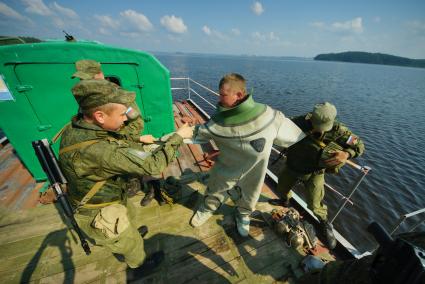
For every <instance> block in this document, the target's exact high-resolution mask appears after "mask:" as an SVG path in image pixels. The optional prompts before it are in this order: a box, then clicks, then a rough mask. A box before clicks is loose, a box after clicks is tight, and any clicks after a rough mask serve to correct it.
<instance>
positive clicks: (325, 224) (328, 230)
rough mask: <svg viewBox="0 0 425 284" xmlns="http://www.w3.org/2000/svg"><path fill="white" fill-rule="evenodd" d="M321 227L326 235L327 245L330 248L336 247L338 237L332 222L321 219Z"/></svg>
mask: <svg viewBox="0 0 425 284" xmlns="http://www.w3.org/2000/svg"><path fill="white" fill-rule="evenodd" d="M319 227H320V231H321V233H322V235H323V236H324V237H325V245H326V246H327V247H328V249H334V248H335V247H336V238H335V235H334V232H333V226H332V224H331V223H329V221H324V220H321V221H320V224H319Z"/></svg>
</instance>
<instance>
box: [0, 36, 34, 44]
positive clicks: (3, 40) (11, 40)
mask: <svg viewBox="0 0 425 284" xmlns="http://www.w3.org/2000/svg"><path fill="white" fill-rule="evenodd" d="M34 42H41V40H39V39H38V38H35V37H27V36H0V45H10V44H20V43H34Z"/></svg>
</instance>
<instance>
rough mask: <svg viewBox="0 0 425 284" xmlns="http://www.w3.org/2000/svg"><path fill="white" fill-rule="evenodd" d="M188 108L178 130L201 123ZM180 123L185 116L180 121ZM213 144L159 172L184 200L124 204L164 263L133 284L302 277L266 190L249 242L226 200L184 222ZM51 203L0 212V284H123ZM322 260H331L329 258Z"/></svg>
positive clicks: (114, 263) (106, 258)
mask: <svg viewBox="0 0 425 284" xmlns="http://www.w3.org/2000/svg"><path fill="white" fill-rule="evenodd" d="M187 110H188V111H189V112H190V106H186V105H184V104H179V103H177V104H176V105H175V109H174V111H175V116H176V117H175V118H176V119H175V121H176V126H177V127H178V126H180V125H181V123H182V122H181V121H182V120H188V119H187V117H189V120H192V122H198V123H199V122H202V120H201V119H202V118H201V117H197V116H196V114H188V113H185V112H186V111H187ZM182 117H186V119H183V118H182ZM214 150H216V149H215V147H214V145H213V144H211V145H207V146H206V148H205V147H204V148H201V147H200V146H199V145H185V146H183V147H181V149H180V153H181V155H180V157H179V158H178V159H177V161H175V162H174V163H172V165H170V167H169V168H168V169H167V170H166V171H165V172H164V177H167V176H171V175H172V176H176V177H178V178H180V179H181V180H182V181H183V180H186V182H187V183H186V184H185V185H184V186H183V194H182V198H181V199H180V200H179V201H178V203H177V204H174V205H168V204H166V205H163V206H159V204H158V203H157V202H156V201H155V200H154V201H152V202H151V203H150V204H149V205H148V206H146V207H141V206H140V200H141V199H142V198H143V196H144V193H143V192H137V193H136V194H135V196H133V197H131V198H130V199H129V202H132V203H133V204H134V205H135V207H136V208H137V210H136V216H135V218H134V220H135V224H136V225H137V226H141V225H146V226H148V228H149V233H148V234H147V236H146V237H145V250H146V252H147V254H149V253H152V252H154V251H157V250H163V251H164V252H165V260H164V262H163V263H162V264H161V266H160V267H158V268H157V270H155V271H153V272H152V273H151V274H149V275H146V276H145V277H144V278H142V279H139V280H137V281H134V282H133V283H173V284H178V283H293V282H294V279H295V278H297V277H299V276H300V275H302V270H301V268H300V267H299V262H300V260H301V259H302V257H303V256H304V253H303V252H302V251H297V250H295V249H293V248H288V247H287V246H286V244H285V243H284V241H283V240H282V239H281V238H280V237H278V236H277V235H276V234H275V233H274V232H273V230H272V228H271V226H270V215H269V214H268V212H271V210H272V209H273V207H272V206H270V205H269V204H268V203H267V202H264V201H265V200H266V199H268V198H270V197H274V194H273V193H272V191H271V189H270V188H269V187H268V186H267V185H266V184H265V185H264V186H263V195H262V197H261V198H260V202H259V203H258V205H257V210H258V211H256V212H254V214H253V217H252V223H251V224H252V225H251V230H250V236H249V237H247V238H242V237H240V236H239V235H238V233H237V231H236V228H235V224H234V218H233V204H232V203H231V201H229V202H228V203H226V204H225V205H223V206H222V207H221V208H220V210H219V211H218V212H217V213H216V214H215V215H214V216H213V218H211V219H210V220H209V221H208V222H207V223H206V224H204V225H202V226H201V227H199V228H192V227H191V226H190V225H189V220H190V218H191V216H192V214H193V210H194V209H195V208H196V204H197V201H198V200H199V198H200V197H201V196H202V194H203V192H204V191H205V188H206V186H205V184H204V182H205V181H200V180H199V177H200V176H201V175H199V174H197V173H199V172H204V171H207V170H208V169H209V168H210V167H211V165H212V164H213V161H212V160H210V159H209V156H208V155H205V154H204V153H208V152H211V151H214ZM58 211H61V209H60V208H58V207H57V205H55V204H50V205H45V206H39V207H36V208H32V209H27V210H20V211H15V210H5V209H2V212H0V251H1V254H0V261H1V263H2V265H1V266H0V281H1V282H2V283H22V282H31V283H93V282H96V283H125V282H127V272H126V269H127V265H126V264H125V263H124V262H123V261H122V260H121V259H120V258H119V257H115V256H114V255H113V254H111V253H110V252H109V251H108V250H105V249H103V248H102V247H98V246H91V249H92V253H91V255H89V256H86V255H85V254H84V251H83V249H82V248H81V247H80V245H79V243H78V238H77V236H76V234H75V232H73V231H70V230H68V228H67V225H66V220H63V219H62V218H61V216H63V214H58ZM322 258H325V259H331V256H330V255H329V254H324V255H322Z"/></svg>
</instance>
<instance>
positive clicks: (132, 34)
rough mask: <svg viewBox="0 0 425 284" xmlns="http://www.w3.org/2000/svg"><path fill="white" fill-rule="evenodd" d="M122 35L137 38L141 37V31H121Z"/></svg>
mask: <svg viewBox="0 0 425 284" xmlns="http://www.w3.org/2000/svg"><path fill="white" fill-rule="evenodd" d="M120 35H122V36H125V37H129V38H135V39H137V38H140V33H135V32H121V33H120Z"/></svg>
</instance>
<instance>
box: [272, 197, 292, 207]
mask: <svg viewBox="0 0 425 284" xmlns="http://www.w3.org/2000/svg"><path fill="white" fill-rule="evenodd" d="M267 202H268V203H269V204H271V205H274V206H283V207H286V208H289V207H290V206H291V204H290V202H289V199H288V198H276V199H273V198H272V199H269V200H267Z"/></svg>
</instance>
